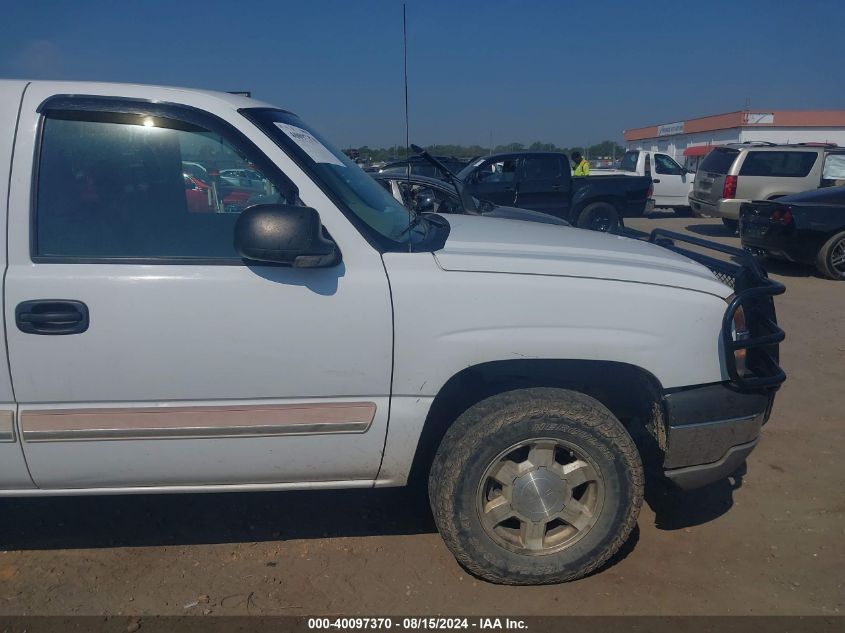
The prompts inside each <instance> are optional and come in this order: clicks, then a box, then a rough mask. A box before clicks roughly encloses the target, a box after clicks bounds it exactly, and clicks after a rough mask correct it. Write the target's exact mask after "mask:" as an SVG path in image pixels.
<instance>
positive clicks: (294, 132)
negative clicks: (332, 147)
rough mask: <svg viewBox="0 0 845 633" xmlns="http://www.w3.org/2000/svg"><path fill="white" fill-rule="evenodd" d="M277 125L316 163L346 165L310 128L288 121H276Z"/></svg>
mask: <svg viewBox="0 0 845 633" xmlns="http://www.w3.org/2000/svg"><path fill="white" fill-rule="evenodd" d="M276 127H278V128H279V129H280V130H281V131H282V132H284V133H285V134H287V135H288V137H289V138H290V140H292V141H293V142H294V143H296V144H297V145H299V147H300V148H301V149H302V151H303V152H305V153H306V154H308V156H310V157H311V158H312V159H313V160H314V162H315V163H328V164H329V165H340V166H341V167H345V166H346V165H344V164H343V163H342V162H341V161H340V159H339V158H338V157H337V156H335V155H334V154H332V153H331V152H330V151H329V149H328V148H327V147H326V146H325V145H323V144H322V143H321V142H320V141H318V140H317V139H316V138H314V136H313V135H312V134H311V133H310V132H309V131H308V130H303V129H302V128H301V127H297V126H295V125H289V124H288V123H278V122H276Z"/></svg>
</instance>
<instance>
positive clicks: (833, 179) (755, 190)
mask: <svg viewBox="0 0 845 633" xmlns="http://www.w3.org/2000/svg"><path fill="white" fill-rule="evenodd" d="M843 179H845V148H838V147H837V146H835V145H825V144H807V145H801V144H799V145H775V144H774V143H763V142H755V143H732V144H729V145H725V146H723V147H716V148H714V149H713V150H712V151H711V152H710V153H709V154H708V155H707V156H706V157H705V159H704V161H703V162H702V163H701V166H700V167H699V169H698V173H697V174H696V178H695V185H694V187H693V190H692V193H690V196H689V202H690V208H691V209H692V212H693V214H695V215H697V216H702V215H707V216H715V217H720V218H722V222H724V223H725V226H727V227H728V228H731V229H734V230H736V228H737V221H738V220H739V207H740V206H741V205H742V204H743V203H744V202H750V201H752V200H773V199H775V198H780V197H781V196H785V195H789V194H792V193H799V192H801V191H807V190H810V189H817V188H818V187H824V186H829V185H834V184H839V183H840V181H841V183H842V184H845V180H843Z"/></svg>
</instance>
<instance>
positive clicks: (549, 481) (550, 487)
mask: <svg viewBox="0 0 845 633" xmlns="http://www.w3.org/2000/svg"><path fill="white" fill-rule="evenodd" d="M566 498H567V486H566V483H565V482H564V481H563V480H562V479H561V478H560V477H558V476H557V475H555V474H554V473H551V472H549V471H548V470H546V469H545V468H538V469H537V470H532V471H531V472H529V473H526V474H524V475H522V476H521V477H517V478H516V481H514V484H513V501H512V505H513V508H514V510H516V511H517V512H518V513H519V514H521V515H522V516H524V517H525V518H527V519H530V520H531V521H541V520H543V519H547V518H549V517H551V516H554V515H555V514H557V513H558V512H560V511H561V510H563V507H564V505H566Z"/></svg>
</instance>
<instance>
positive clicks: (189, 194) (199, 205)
mask: <svg viewBox="0 0 845 633" xmlns="http://www.w3.org/2000/svg"><path fill="white" fill-rule="evenodd" d="M183 176H184V178H185V199H186V200H187V203H188V211H189V212H191V213H213V212H214V211H215V205H214V203H213V200H214V198H213V196H212V194H211V187H210V186H209V185H208V184H206V183H205V182H203V181H202V180H200V179H199V178H197V177H196V176H191V175H190V174H183ZM217 194H218V195H219V196H220V197H221V199H222V201H223V209H224V210H225V211H235V212H238V211H241V210H243V209H244V208H245V207H246V206H247V204H248V203H249V199H250V198H251V197H252V196H254V195H255V194H256V190H254V189H248V188H240V187H232V186H231V185H229V184H226V183H222V184H220V185H218V187H217Z"/></svg>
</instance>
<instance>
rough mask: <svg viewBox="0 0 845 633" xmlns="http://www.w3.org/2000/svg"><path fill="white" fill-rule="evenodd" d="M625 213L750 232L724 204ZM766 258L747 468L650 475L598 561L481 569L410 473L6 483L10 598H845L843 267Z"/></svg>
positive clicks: (118, 601) (1, 541)
mask: <svg viewBox="0 0 845 633" xmlns="http://www.w3.org/2000/svg"><path fill="white" fill-rule="evenodd" d="M628 225H629V227H630V228H631V229H633V230H641V231H648V230H650V229H651V228H654V227H655V226H663V227H667V228H672V229H674V230H683V229H686V230H689V231H692V232H693V233H696V234H699V235H703V236H706V237H711V238H714V239H719V240H723V241H726V242H733V243H736V242H737V241H738V240H737V239H736V238H733V237H731V236H729V235H728V234H727V233H726V232H725V231H724V230H723V229H722V227H721V224H720V223H718V221H714V220H702V219H679V218H675V217H674V216H673V215H672V214H655V216H653V217H651V218H645V219H639V220H633V221H629V222H628ZM770 272H771V273H772V276H773V277H774V278H776V279H778V280H780V281H782V282H784V283H785V284H786V285H787V293H786V294H785V295H784V296H782V297H779V298H778V300H777V302H778V303H777V304H778V309H779V320H780V321H781V324H782V325H783V327H784V329H785V330H786V331H787V337H788V338H787V340H786V342H785V343H784V345H783V346H782V347H781V350H782V364H783V366H784V368H785V369H786V371H787V372H788V374H789V380H788V381H787V383H786V384H785V386H784V388H783V389H782V390H781V392H780V394H779V396H778V399H777V402H776V404H775V410H774V414H773V416H772V419H771V421H770V423H769V424H768V425H767V426H766V428H765V431H764V437H763V440H762V442H761V443H760V446H759V447H758V448H757V450H756V451H755V452H754V453H753V454H752V456H751V457H750V459H749V461H748V464H747V469H743V470H741V471H740V472H739V473H737V476H736V477H735V478H734V479H733V480H731V481H724V482H722V483H720V484H717V485H714V486H712V487H710V488H707V489H704V490H700V491H697V492H695V493H693V494H686V495H682V494H679V493H678V492H676V491H674V490H672V489H671V488H669V487H667V486H666V485H664V484H663V483H661V482H660V481H654V482H651V484H650V486H649V490H648V492H647V504H646V505H644V507H643V511H642V514H641V515H640V519H639V526H638V529H637V530H636V531H635V532H634V534H633V536H632V538H631V539H630V541H629V543H628V544H627V545H626V546H625V548H624V549H623V551H622V552H621V553H620V555H618V556H617V557H616V558H615V559H614V561H613V562H612V563H611V564H610V565H609V566H607V567H606V568H605V569H603V570H601V571H600V572H599V573H597V574H595V575H593V576H591V577H589V578H586V579H584V580H581V581H578V582H574V583H570V584H567V585H559V586H547V587H517V588H514V587H498V586H494V585H489V584H486V583H484V582H481V581H478V580H476V579H474V578H473V577H471V576H468V575H467V574H466V572H464V571H463V570H462V569H461V568H460V567H459V566H458V565H457V564H456V563H455V561H454V559H453V558H452V556H451V555H450V554H449V552H448V551H447V550H446V548H445V546H444V545H443V544H442V542H441V540H440V538H439V537H438V535H437V534H436V533H435V532H434V529H433V524H432V520H431V518H430V516H429V513H428V510H427V507H426V505H425V503H424V502H421V501H420V500H419V499H418V498H416V497H415V496H414V495H412V494H411V493H409V492H408V491H406V490H404V489H397V490H378V491H331V492H297V493H258V494H249V495H232V494H228V495H191V496H166V495H162V496H146V497H91V498H79V499H66V498H56V499H20V500H3V501H0V517H2V522H0V551H2V553H0V615H11V614H63V615H68V614H103V615H106V614H111V615H117V614H121V613H123V614H178V615H182V614H197V615H200V614H213V615H241V614H246V613H250V614H256V615H257V614H262V615H271V614H284V615H306V614H353V613H354V614H363V615H366V614H387V613H389V614H427V615H432V614H477V615H495V614H523V615H529V614H538V615H539V614H543V615H547V614H660V615H669V614H755V615H760V614H819V615H835V614H843V613H845V564H843V563H845V492H843V491H845V465H843V460H842V451H843V447H845V430H844V429H845V425H843V421H845V416H843V408H845V390H844V389H843V386H845V284H842V283H836V282H831V281H827V280H823V279H820V278H819V277H817V276H815V273H814V271H813V270H812V269H806V268H802V267H798V266H792V265H787V264H780V263H775V264H773V265H772V266H771V267H770ZM690 362H694V359H691V360H690Z"/></svg>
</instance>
